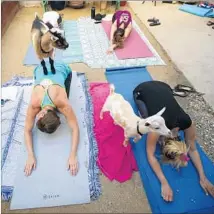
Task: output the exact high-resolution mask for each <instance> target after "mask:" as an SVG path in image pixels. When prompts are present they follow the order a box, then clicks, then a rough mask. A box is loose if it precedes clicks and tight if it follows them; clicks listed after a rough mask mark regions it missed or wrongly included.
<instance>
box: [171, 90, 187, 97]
mask: <svg viewBox="0 0 214 214" xmlns="http://www.w3.org/2000/svg"><path fill="white" fill-rule="evenodd" d="M172 93H173V95H174V96H178V97H187V96H188V93H187V92H186V91H176V90H172Z"/></svg>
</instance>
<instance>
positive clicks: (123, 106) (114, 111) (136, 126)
mask: <svg viewBox="0 0 214 214" xmlns="http://www.w3.org/2000/svg"><path fill="white" fill-rule="evenodd" d="M114 90H115V87H114V85H112V84H111V85H110V94H109V96H108V97H107V99H106V101H105V103H104V105H103V107H102V110H101V112H100V119H101V120H102V119H103V113H104V112H107V111H109V112H110V115H111V117H112V118H113V120H114V124H115V125H119V126H121V127H122V128H123V129H124V134H125V140H124V143H123V145H124V146H127V145H128V140H129V138H130V137H134V142H137V141H139V140H140V139H141V137H142V135H143V134H146V133H148V132H156V133H158V134H160V135H163V136H171V131H170V130H169V129H168V128H167V127H166V124H165V120H164V118H163V117H161V115H162V114H163V112H164V111H165V110H166V108H165V107H164V108H163V109H161V110H160V111H159V112H158V113H157V114H155V115H153V116H150V117H148V118H146V119H142V118H140V117H138V116H137V115H136V114H135V113H134V111H133V109H132V107H131V105H130V104H129V102H127V101H126V100H125V99H124V98H123V96H122V95H121V94H118V93H115V92H114Z"/></svg>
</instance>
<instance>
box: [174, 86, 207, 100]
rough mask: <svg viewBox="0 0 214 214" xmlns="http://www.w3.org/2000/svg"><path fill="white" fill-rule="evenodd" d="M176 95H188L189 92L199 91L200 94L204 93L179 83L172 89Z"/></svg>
mask: <svg viewBox="0 0 214 214" xmlns="http://www.w3.org/2000/svg"><path fill="white" fill-rule="evenodd" d="M172 91H173V95H174V96H179V97H186V96H188V94H189V93H197V94H198V95H204V94H203V93H198V92H197V91H196V90H195V89H194V88H192V87H190V86H186V85H182V84H178V85H176V86H175V88H174V89H173V90H172Z"/></svg>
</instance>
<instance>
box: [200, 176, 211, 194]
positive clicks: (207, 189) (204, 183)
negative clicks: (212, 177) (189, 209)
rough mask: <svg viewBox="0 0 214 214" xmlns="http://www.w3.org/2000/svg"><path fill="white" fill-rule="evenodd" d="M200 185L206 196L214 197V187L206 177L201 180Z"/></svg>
mask: <svg viewBox="0 0 214 214" xmlns="http://www.w3.org/2000/svg"><path fill="white" fill-rule="evenodd" d="M200 185H201V187H202V188H203V190H204V191H205V193H206V195H209V194H210V195H211V196H212V197H214V185H213V184H212V183H211V182H210V181H209V180H208V179H207V178H206V177H205V178H203V179H201V180H200Z"/></svg>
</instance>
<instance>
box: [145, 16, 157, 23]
mask: <svg viewBox="0 0 214 214" xmlns="http://www.w3.org/2000/svg"><path fill="white" fill-rule="evenodd" d="M156 21H157V22H158V21H159V19H156V18H155V17H154V18H152V19H148V20H147V22H156Z"/></svg>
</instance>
